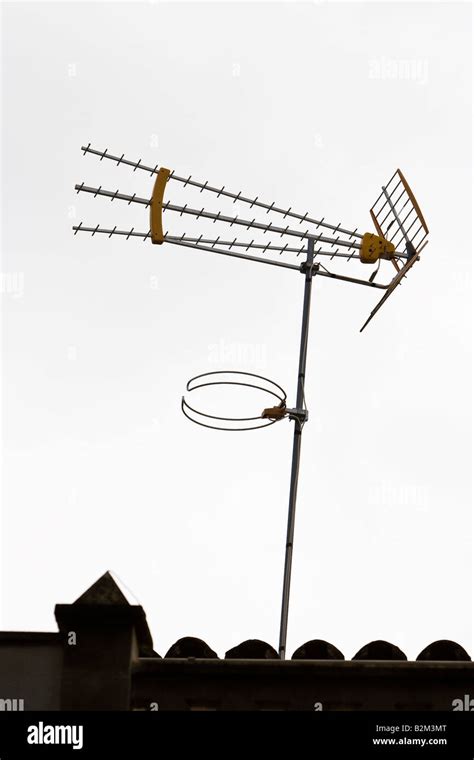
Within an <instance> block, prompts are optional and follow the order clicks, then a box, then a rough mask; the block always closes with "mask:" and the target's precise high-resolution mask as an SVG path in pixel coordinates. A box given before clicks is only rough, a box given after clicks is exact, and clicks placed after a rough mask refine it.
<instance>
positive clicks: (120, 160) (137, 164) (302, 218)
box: [81, 143, 362, 238]
mask: <svg viewBox="0 0 474 760" xmlns="http://www.w3.org/2000/svg"><path fill="white" fill-rule="evenodd" d="M81 150H82V151H83V152H84V155H85V154H86V153H92V154H93V155H95V156H100V160H101V161H102V159H103V158H108V159H110V160H111V161H115V162H116V163H117V166H118V165H119V164H126V165H127V166H133V170H134V171H135V170H136V169H142V170H143V171H146V172H149V174H157V172H158V164H157V165H156V166H154V167H152V166H145V164H142V162H141V159H140V161H129V160H128V159H127V158H124V156H121V157H120V156H113V155H112V154H111V153H108V151H107V150H96V149H95V148H91V147H90V143H89V145H83V146H82V147H81ZM168 179H169V180H171V179H174V180H176V182H181V183H184V185H189V186H190V187H196V188H198V189H200V190H201V192H202V191H203V190H207V191H208V192H210V193H217V196H218V197H219V196H220V195H223V196H224V197H225V198H232V199H233V200H234V202H235V201H239V202H241V203H250V206H251V208H252V207H253V206H257V207H258V208H264V209H265V210H266V211H267V213H268V212H269V211H273V212H274V213H275V214H283V215H284V216H285V217H286V216H289V217H291V218H292V219H298V220H299V222H300V224H302V223H303V222H309V223H310V224H316V225H318V227H326V229H328V230H333V231H334V232H338V233H341V234H343V235H349V236H350V237H357V238H362V235H361V234H360V232H357V230H345V229H343V228H342V227H341V225H340V224H338V225H337V226H336V225H334V224H329V223H328V222H325V221H324V219H314V218H312V217H310V216H308V214H297V213H296V212H295V211H292V210H291V209H284V208H278V207H277V206H275V204H274V203H272V204H270V203H264V202H263V201H259V200H258V199H257V198H246V197H245V196H243V195H242V194H241V193H231V192H230V191H229V190H226V189H225V186H224V187H220V188H219V187H212V186H211V185H209V183H208V182H198V181H196V180H194V179H192V178H191V177H187V178H186V177H178V176H177V175H176V174H175V173H174V171H173V172H172V173H171V174H170V176H169V178H168Z"/></svg>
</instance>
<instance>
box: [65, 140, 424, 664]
mask: <svg viewBox="0 0 474 760" xmlns="http://www.w3.org/2000/svg"><path fill="white" fill-rule="evenodd" d="M81 150H82V151H83V154H84V155H86V154H91V155H94V156H97V157H99V160H100V161H103V159H107V160H109V161H113V162H114V163H115V164H116V166H120V165H121V164H123V165H125V166H129V167H132V168H133V171H134V172H135V171H137V170H140V171H144V172H148V174H149V176H150V177H153V178H154V181H153V187H152V192H151V196H150V197H145V198H142V197H139V196H137V195H136V193H133V194H132V195H130V194H125V193H122V192H120V191H119V190H107V189H104V188H103V187H102V186H99V187H91V186H88V185H85V184H84V182H82V183H81V184H78V185H76V186H75V189H76V191H77V192H78V193H80V192H82V193H88V194H91V195H93V196H94V198H96V197H97V196H100V197H103V198H108V199H109V200H110V201H123V202H125V203H127V204H128V205H131V204H137V205H141V206H142V207H144V208H145V209H146V210H147V213H148V215H149V225H148V229H147V230H146V231H143V232H138V231H137V230H135V228H134V227H132V228H131V229H130V230H126V229H117V226H114V227H113V228H105V227H101V226H100V225H99V224H97V225H96V226H84V225H83V224H82V222H81V223H80V224H79V225H77V226H74V227H73V230H74V234H77V233H78V232H88V233H90V234H91V235H92V236H94V235H96V234H103V235H108V236H109V237H113V236H121V237H125V238H126V239H127V240H129V239H130V238H141V239H142V240H143V241H144V242H145V241H149V242H151V243H152V244H155V245H162V244H163V243H169V244H171V245H176V246H181V247H184V248H189V249H192V250H198V251H206V252H209V253H217V254H221V255H224V256H229V257H232V258H238V259H246V260H248V261H253V262H256V263H260V264H267V265H270V266H277V267H282V268H285V269H292V270H294V271H297V272H300V273H302V274H303V275H304V278H305V283H304V299H303V314H302V324H301V338H300V351H299V361H298V378H297V389H296V406H295V407H294V408H291V409H289V408H287V406H286V398H287V396H286V392H285V391H284V390H283V388H282V387H281V386H280V385H278V384H277V383H275V382H274V381H272V380H269V379H268V378H265V377H263V376H262V375H255V374H253V373H250V372H236V371H219V372H208V373H204V374H202V375H198V376H196V377H194V378H192V379H191V380H190V381H189V382H188V384H187V386H186V390H187V391H188V392H189V393H191V392H193V391H196V390H198V389H202V388H214V387H215V386H229V385H231V386H240V387H250V388H252V389H254V390H258V391H261V392H263V393H265V394H267V395H268V394H270V397H271V402H272V403H273V406H269V407H267V408H265V409H264V410H263V411H262V412H260V413H259V412H258V410H253V411H249V413H248V416H245V417H237V416H235V415H234V414H229V416H222V415H217V414H210V413H209V411H206V412H205V411H202V410H198V409H197V408H196V406H195V404H194V403H193V404H190V403H189V402H188V401H187V400H186V399H185V398H184V397H183V398H182V401H181V408H182V411H183V413H184V414H185V416H186V417H188V419H190V420H192V421H193V422H195V423H197V424H199V425H202V426H204V427H208V428H212V429H215V430H227V431H243V430H255V429H259V428H261V427H269V426H270V425H273V424H275V423H276V422H278V421H280V420H282V419H284V418H286V419H289V420H291V421H293V422H294V423H295V424H294V434H293V454H292V464H291V481H290V496H289V505H288V524H287V533H286V545H285V566H284V574H283V592H282V605H281V618H280V632H279V653H280V657H281V658H282V659H284V658H285V653H286V640H287V629H288V611H289V599H290V581H291V567H292V557H293V539H294V529H295V513H296V493H297V487H298V473H299V463H300V453H301V438H302V432H303V427H304V424H305V423H306V421H307V419H308V410H307V408H306V401H305V376H306V356H307V349H308V332H309V315H310V305H311V289H312V281H313V277H315V276H317V277H327V278H331V279H336V280H341V281H343V282H349V283H353V284H357V285H365V286H367V287H370V288H376V289H380V290H383V291H384V294H383V296H382V298H381V300H380V301H379V302H378V304H377V305H376V306H375V308H374V309H373V310H372V312H371V313H370V315H369V317H368V319H367V320H366V322H365V323H364V324H363V325H362V327H361V332H362V330H364V329H365V327H366V326H367V325H368V323H369V322H370V321H371V320H372V318H373V317H374V316H375V314H376V313H377V312H378V311H379V309H380V308H381V307H382V306H383V304H384V303H385V301H386V300H387V298H389V296H390V295H391V294H392V293H393V291H394V290H395V289H396V288H397V287H398V285H400V283H401V282H402V280H403V278H404V277H405V276H406V275H407V273H408V271H409V270H410V269H411V267H412V266H413V264H415V262H416V261H419V259H420V253H421V251H422V250H423V248H424V247H425V246H426V244H427V242H428V240H427V236H428V227H427V225H426V222H425V220H424V218H423V215H422V213H421V211H420V207H419V206H418V203H417V201H416V199H415V196H414V195H413V192H412V190H411V189H410V186H409V185H408V183H407V181H406V179H405V177H404V175H403V174H402V172H401V171H400V169H397V170H396V172H395V173H394V174H393V176H392V177H391V178H390V180H389V181H388V182H387V184H386V185H385V186H383V187H382V192H381V193H380V195H379V197H378V198H377V200H376V201H375V203H374V205H373V206H372V208H371V209H370V215H371V218H372V221H373V224H374V226H375V232H365V233H360V232H358V229H357V228H355V229H353V228H350V227H342V225H341V223H339V224H330V223H329V222H328V221H327V220H326V219H325V218H324V217H322V218H318V217H315V216H312V215H310V214H309V212H306V213H305V214H300V213H297V212H296V211H295V210H294V209H293V208H292V207H291V206H290V207H289V208H284V207H279V206H277V205H276V204H275V203H274V202H273V203H265V202H264V201H262V200H261V199H260V197H259V196H258V195H257V196H245V195H243V194H242V192H238V193H234V192H230V191H229V190H227V189H226V187H225V186H218V185H216V186H213V185H210V184H209V182H208V181H207V180H206V181H205V182H200V181H197V180H195V179H193V178H192V176H189V177H184V176H183V177H181V176H178V175H177V174H176V173H175V171H174V170H173V171H171V170H170V169H166V168H164V167H159V166H158V164H155V165H154V166H146V165H145V164H143V163H142V161H141V159H140V160H139V161H130V160H129V159H127V158H125V156H124V155H123V154H122V155H121V156H115V155H112V154H111V153H109V152H108V149H106V150H103V151H102V150H96V149H95V148H92V147H91V145H90V143H89V144H88V145H87V146H83V147H82V149H81ZM172 186H176V187H178V186H179V187H180V190H181V191H182V190H185V189H186V188H189V190H190V191H198V192H197V197H196V198H195V200H194V201H190V203H189V204H188V203H187V202H186V203H185V204H184V205H183V204H182V203H173V202H172V200H171V199H170V200H168V189H170V190H171V189H172ZM204 192H205V193H207V194H210V195H211V196H213V197H214V199H215V200H216V201H218V200H219V199H220V198H222V199H225V200H226V202H229V201H231V202H232V203H231V210H230V212H229V211H227V212H226V213H224V212H223V211H222V210H208V209H206V208H205V206H203V205H202V203H201V200H202V193H204ZM165 196H166V198H165ZM237 202H238V203H239V205H240V204H243V205H244V206H246V207H248V208H247V211H248V213H246V214H245V216H241V215H240V214H233V209H232V207H234V208H235V206H234V204H235V203H237ZM164 212H166V215H167V219H168V217H170V226H173V219H174V218H175V219H176V218H177V216H178V215H179V217H181V218H184V219H188V220H189V221H190V222H192V224H193V228H194V227H195V228H196V229H194V230H193V231H192V232H191V233H182V234H177V233H175V234H172V233H170V232H168V231H166V232H165V231H164V226H163V214H164ZM196 222H197V223H198V224H197V225H196V224H195V223H196ZM203 222H204V223H206V222H207V227H206V228H205V230H204V231H203V228H202V223H203ZM211 223H212V225H215V224H217V225H218V228H216V231H217V234H214V229H213V231H212V234H209V232H208V229H209V224H211ZM222 230H226V231H225V232H224V233H223V234H219V231H221V232H222ZM257 238H258V239H257ZM300 256H304V260H303V261H302V260H301V259H299V257H300ZM342 259H345V262H359V263H361V264H363V265H371V266H372V267H375V268H374V269H373V270H372V271H371V273H370V275H369V276H368V277H362V276H361V277H355V276H353V274H352V273H348V274H343V273H342V272H341V271H337V272H336V271H333V269H332V267H333V264H332V262H333V261H337V262H341V260H342ZM382 262H388V265H393V267H394V268H395V274H394V275H393V277H392V279H391V280H390V281H389V282H387V283H386V284H383V283H380V282H376V278H377V276H378V275H379V272H380V269H381V264H382ZM329 267H331V268H329Z"/></svg>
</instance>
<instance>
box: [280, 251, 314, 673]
mask: <svg viewBox="0 0 474 760" xmlns="http://www.w3.org/2000/svg"><path fill="white" fill-rule="evenodd" d="M313 262H314V240H308V252H307V256H306V266H305V268H304V271H305V284H304V301H303V318H302V322H301V342H300V357H299V365H298V387H297V392H296V409H294V410H292V411H293V414H292V415H290V416H291V417H292V418H293V419H294V423H295V430H294V434H293V457H292V462H291V482H290V499H289V506H288V526H287V531H286V549H285V570H284V574H283V595H282V602H281V621H280V642H279V646H278V652H279V655H280V658H281V659H282V660H284V659H285V654H286V634H287V629H288V610H289V605H290V582H291V563H292V559H293V538H294V533H295V513H296V493H297V489H298V473H299V468H300V454H301V436H302V432H303V425H304V423H305V422H306V420H307V417H308V413H307V410H306V409H304V408H303V405H304V406H306V402H305V397H304V382H305V375H306V356H307V349H308V333H309V313H310V307H311V286H312V284H313V276H314V274H315V273H316V271H317V270H316V271H315V266H316V267H317V266H318V265H317V264H316V265H314V263H313Z"/></svg>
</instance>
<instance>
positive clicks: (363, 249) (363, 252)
mask: <svg viewBox="0 0 474 760" xmlns="http://www.w3.org/2000/svg"><path fill="white" fill-rule="evenodd" d="M394 253H395V246H394V245H393V243H389V242H388V240H385V238H383V237H380V236H379V235H374V234H373V233H372V232H366V233H365V235H364V236H363V237H362V242H361V245H360V249H359V258H360V260H361V262H362V263H363V264H375V262H376V261H378V260H379V259H392V258H393V254H394Z"/></svg>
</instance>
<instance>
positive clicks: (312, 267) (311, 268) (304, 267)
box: [300, 261, 319, 277]
mask: <svg viewBox="0 0 474 760" xmlns="http://www.w3.org/2000/svg"><path fill="white" fill-rule="evenodd" d="M300 272H302V274H306V272H311V276H312V277H314V275H315V274H316V273H317V272H319V264H308V262H307V261H303V262H302V263H301V264H300Z"/></svg>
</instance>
